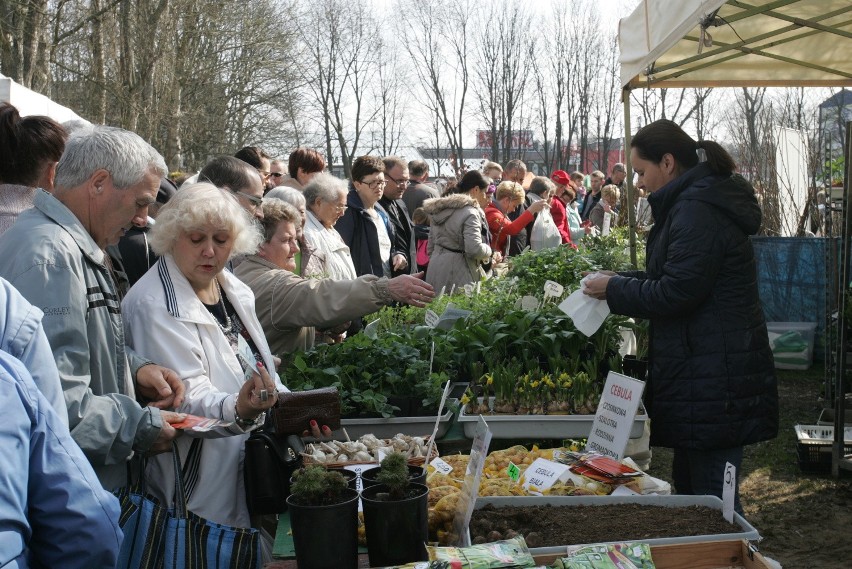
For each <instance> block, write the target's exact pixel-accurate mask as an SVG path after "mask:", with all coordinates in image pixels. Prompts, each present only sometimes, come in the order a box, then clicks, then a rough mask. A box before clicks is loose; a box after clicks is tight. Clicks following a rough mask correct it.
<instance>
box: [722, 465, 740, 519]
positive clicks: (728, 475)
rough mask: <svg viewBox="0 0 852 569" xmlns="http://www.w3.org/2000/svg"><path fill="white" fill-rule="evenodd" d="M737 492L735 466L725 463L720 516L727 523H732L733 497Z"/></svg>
mask: <svg viewBox="0 0 852 569" xmlns="http://www.w3.org/2000/svg"><path fill="white" fill-rule="evenodd" d="M736 494H737V467H736V466H734V465H733V464H731V463H730V462H726V463H725V477H724V478H723V479H722V517H724V518H725V519H726V520H728V523H729V524H732V523H734V498H735V497H736Z"/></svg>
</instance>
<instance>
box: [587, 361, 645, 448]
mask: <svg viewBox="0 0 852 569" xmlns="http://www.w3.org/2000/svg"><path fill="white" fill-rule="evenodd" d="M644 389H645V382H644V381H639V380H638V379H633V378H632V377H627V376H626V375H621V374H620V373H615V372H612V371H611V372H609V374H608V375H607V376H606V385H604V390H603V394H602V395H601V400H600V402H599V403H598V411H597V413H595V420H594V422H593V423H592V429H591V432H590V433H589V438H588V441H587V442H586V450H587V451H591V452H596V453H598V454H602V455H604V456H608V457H611V458H614V459H615V460H621V458H622V456H623V455H624V449H625V447H626V446H627V439H629V438H630V430H631V429H632V428H633V420H634V418H635V417H636V411H637V410H638V409H639V402H640V401H641V399H642V391H644Z"/></svg>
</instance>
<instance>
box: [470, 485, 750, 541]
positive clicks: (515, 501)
mask: <svg viewBox="0 0 852 569" xmlns="http://www.w3.org/2000/svg"><path fill="white" fill-rule="evenodd" d="M486 504H493V505H494V506H495V507H498V508H507V507H523V506H544V505H550V506H612V505H617V504H642V505H646V506H664V507H668V508H682V507H687V506H706V507H708V508H713V509H714V510H719V515H720V516H721V515H722V500H721V499H719V498H717V497H716V496H516V497H503V496H495V497H482V498H477V499H476V506H475V508H476V509H477V510H478V509H479V508H482V507H483V506H485V505H486ZM734 523H735V524H736V525H738V526H739V527H740V528H741V529H742V531H741V532H738V533H722V534H717V535H691V536H682V537H677V536H674V537H661V538H655V539H643V540H642V542H643V543H648V544H650V545H673V544H678V543H697V542H700V541H731V540H740V539H746V540H750V541H760V539H761V538H760V534H759V533H757V530H756V529H754V527H752V525H751V524H750V523H748V522H747V521H746V520H745V518H743V517H742V516H741V515H739V514H737V513H736V512H734ZM604 543H614V542H604ZM569 545H585V544H573V543H566V544H563V545H559V546H551V547H531V548H530V552H531V553H532V554H533V555H561V554H564V553H565V548H566V547H567V546H569Z"/></svg>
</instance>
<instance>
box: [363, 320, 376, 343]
mask: <svg viewBox="0 0 852 569" xmlns="http://www.w3.org/2000/svg"><path fill="white" fill-rule="evenodd" d="M364 335H365V336H367V337H368V338H370V339H371V340H375V339H377V338H378V337H379V319H378V318H376V319H375V320H373V321H372V322H370V323H369V324H367V325H366V326H364Z"/></svg>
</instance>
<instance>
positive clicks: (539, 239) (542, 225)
mask: <svg viewBox="0 0 852 569" xmlns="http://www.w3.org/2000/svg"><path fill="white" fill-rule="evenodd" d="M561 244H562V236H561V235H559V229H558V228H557V227H556V222H555V221H553V216H551V215H550V210H549V209H548V208H544V209H543V210H541V211H540V212H539V214H538V217H536V218H535V223H533V227H532V234H531V235H530V248H531V249H532V250H533V251H541V250H542V249H550V248H551V247H559V245H561Z"/></svg>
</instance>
